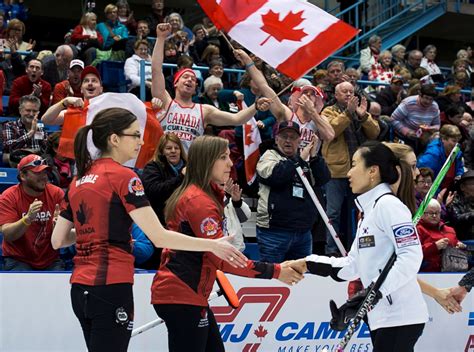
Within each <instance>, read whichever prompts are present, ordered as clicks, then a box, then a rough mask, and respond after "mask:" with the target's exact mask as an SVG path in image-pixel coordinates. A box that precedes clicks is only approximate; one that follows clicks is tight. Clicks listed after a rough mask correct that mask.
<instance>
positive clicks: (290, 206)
mask: <svg viewBox="0 0 474 352" xmlns="http://www.w3.org/2000/svg"><path fill="white" fill-rule="evenodd" d="M300 142H301V140H300V126H299V125H298V124H297V123H296V122H293V121H284V122H281V123H280V124H279V126H278V132H277V135H276V137H275V146H274V147H272V148H271V149H269V150H267V151H266V152H265V153H264V154H263V155H262V157H261V158H260V160H259V162H258V164H257V174H258V179H259V184H260V185H259V192H258V193H259V199H258V207H257V241H258V245H259V251H260V259H261V260H262V261H264V262H273V263H281V262H283V261H285V260H289V259H297V258H301V257H305V256H307V255H310V254H311V253H312V243H313V239H312V235H311V228H312V227H313V225H314V223H315V222H316V220H317V216H318V215H317V210H316V206H315V205H314V203H313V201H312V200H311V197H310V195H309V193H308V191H307V190H306V189H305V187H304V185H303V182H302V181H301V179H300V177H299V176H298V173H297V171H296V168H297V166H301V168H302V169H303V172H304V173H305V175H306V177H307V179H308V180H309V182H310V184H311V186H312V187H315V186H322V185H324V184H325V183H326V182H327V181H328V180H329V178H330V173H329V170H328V168H327V166H326V163H325V162H324V159H322V158H321V157H319V156H318V154H317V151H316V143H315V141H314V140H313V142H312V143H310V144H308V145H307V146H306V147H305V148H304V149H303V150H302V151H301V154H300V153H299V152H298V149H299V145H300ZM305 160H309V161H308V162H307V161H305Z"/></svg>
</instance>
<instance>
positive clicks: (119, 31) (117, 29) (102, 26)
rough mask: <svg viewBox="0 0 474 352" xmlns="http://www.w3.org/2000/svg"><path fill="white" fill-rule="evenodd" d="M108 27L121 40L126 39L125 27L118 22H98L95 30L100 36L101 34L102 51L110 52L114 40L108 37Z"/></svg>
mask: <svg viewBox="0 0 474 352" xmlns="http://www.w3.org/2000/svg"><path fill="white" fill-rule="evenodd" d="M109 27H110V28H111V30H112V32H113V33H114V34H115V35H119V36H120V37H121V38H122V39H127V38H128V29H127V27H125V26H124V25H123V24H121V23H120V22H119V21H115V23H112V22H110V21H105V22H100V23H99V24H98V25H97V28H96V30H97V31H99V32H100V34H102V37H103V38H104V45H103V46H102V48H103V49H104V50H110V48H111V47H112V45H113V44H114V39H113V36H111V35H110V30H109ZM124 50H125V48H124Z"/></svg>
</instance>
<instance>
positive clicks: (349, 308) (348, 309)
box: [329, 283, 382, 331]
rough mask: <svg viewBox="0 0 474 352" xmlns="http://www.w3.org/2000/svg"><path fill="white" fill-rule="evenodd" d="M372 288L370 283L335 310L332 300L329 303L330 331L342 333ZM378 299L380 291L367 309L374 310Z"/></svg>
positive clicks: (380, 295)
mask: <svg viewBox="0 0 474 352" xmlns="http://www.w3.org/2000/svg"><path fill="white" fill-rule="evenodd" d="M372 286H373V283H371V284H370V285H369V287H367V288H364V289H362V290H360V291H359V292H357V293H356V294H355V295H354V296H352V297H351V298H350V299H348V300H347V301H346V303H344V304H343V305H342V306H340V307H339V308H337V306H336V303H335V302H334V301H333V300H331V301H330V302H329V309H330V310H331V315H332V318H331V321H330V322H329V325H330V326H331V329H333V330H336V331H343V330H346V329H347V327H348V325H349V322H350V321H351V319H352V318H354V317H355V316H356V314H357V311H358V310H359V308H360V306H361V304H362V302H363V301H364V299H365V297H366V296H367V293H368V292H369V291H370V290H371V288H372ZM380 298H382V294H381V293H380V291H378V292H377V294H376V295H375V299H374V300H373V302H372V303H371V305H370V307H369V310H372V309H373V308H374V306H375V305H376V304H377V302H378V301H379V300H380Z"/></svg>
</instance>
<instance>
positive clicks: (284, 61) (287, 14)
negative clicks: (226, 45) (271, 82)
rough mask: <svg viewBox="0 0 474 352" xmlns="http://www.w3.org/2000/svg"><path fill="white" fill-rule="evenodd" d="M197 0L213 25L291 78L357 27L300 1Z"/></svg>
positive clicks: (327, 53)
mask: <svg viewBox="0 0 474 352" xmlns="http://www.w3.org/2000/svg"><path fill="white" fill-rule="evenodd" d="M198 2H199V4H200V5H201V7H202V8H203V10H204V11H205V12H206V14H207V15H208V16H209V18H210V19H211V20H212V21H213V22H214V24H215V25H216V27H217V28H219V29H220V30H224V31H225V32H227V33H228V34H229V36H231V37H232V38H233V39H235V40H236V41H237V42H239V43H240V44H242V45H243V46H244V47H246V48H247V49H249V50H250V51H251V52H253V53H254V54H256V55H257V56H259V57H260V58H262V59H263V60H265V61H266V62H267V63H268V64H270V65H271V66H273V67H275V68H276V69H277V70H278V71H280V72H282V73H284V74H285V75H287V76H289V77H291V78H293V79H298V78H300V77H301V76H303V75H304V74H305V73H306V72H308V71H309V70H310V69H312V68H313V67H314V66H316V65H317V64H319V63H320V62H322V61H324V60H325V59H326V58H327V57H328V56H329V55H331V54H332V53H333V52H335V51H336V50H337V49H339V48H341V47H342V46H343V45H344V44H345V43H347V42H348V41H349V40H350V39H351V38H352V37H354V36H355V35H356V34H357V33H358V29H356V28H354V27H352V26H350V25H348V24H347V23H345V22H343V21H341V20H338V19H337V18H336V17H334V16H332V15H330V14H328V13H327V12H325V11H323V10H321V9H320V8H319V7H317V6H314V5H312V4H310V3H308V2H306V1H304V0H252V1H242V0H198Z"/></svg>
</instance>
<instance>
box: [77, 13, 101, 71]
mask: <svg viewBox="0 0 474 352" xmlns="http://www.w3.org/2000/svg"><path fill="white" fill-rule="evenodd" d="M96 27H97V15H96V14H95V13H94V12H86V13H85V14H83V15H82V17H81V21H80V22H79V24H78V25H77V26H76V27H74V30H73V31H72V34H71V43H72V44H74V45H75V46H76V48H77V50H78V51H79V55H80V57H82V58H83V60H84V62H85V64H86V65H90V64H91V62H92V61H93V60H94V57H95V49H100V48H102V46H103V45H104V38H102V34H100V32H98V31H97V29H96Z"/></svg>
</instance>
